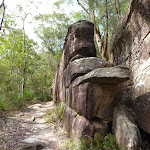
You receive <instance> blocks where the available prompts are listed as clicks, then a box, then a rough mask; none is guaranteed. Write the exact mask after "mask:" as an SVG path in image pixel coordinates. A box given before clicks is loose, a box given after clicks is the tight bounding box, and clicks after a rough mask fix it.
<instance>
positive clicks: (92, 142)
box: [62, 133, 118, 150]
mask: <svg viewBox="0 0 150 150" xmlns="http://www.w3.org/2000/svg"><path fill="white" fill-rule="evenodd" d="M62 149H63V150H67V149H69V150H118V148H117V145H116V142H115V139H114V136H113V135H112V134H108V135H107V136H105V137H104V138H102V137H101V136H100V135H99V133H95V135H94V138H87V139H81V141H79V142H78V143H74V142H73V141H72V140H71V139H68V140H67V141H66V142H65V144H64V146H63V147H62Z"/></svg>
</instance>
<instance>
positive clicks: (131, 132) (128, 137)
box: [113, 106, 141, 150]
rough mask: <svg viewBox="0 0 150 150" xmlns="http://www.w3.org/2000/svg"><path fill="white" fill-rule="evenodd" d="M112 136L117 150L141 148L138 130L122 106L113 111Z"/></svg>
mask: <svg viewBox="0 0 150 150" xmlns="http://www.w3.org/2000/svg"><path fill="white" fill-rule="evenodd" d="M113 134H114V136H115V138H116V142H117V145H118V147H119V149H123V148H124V149H126V150H138V149H139V148H140V146H141V136H140V132H139V129H138V127H137V125H136V124H135V122H134V119H133V117H132V116H131V115H130V113H129V112H128V111H127V109H126V108H125V107H124V106H117V107H116V108H115V109H114V114H113Z"/></svg>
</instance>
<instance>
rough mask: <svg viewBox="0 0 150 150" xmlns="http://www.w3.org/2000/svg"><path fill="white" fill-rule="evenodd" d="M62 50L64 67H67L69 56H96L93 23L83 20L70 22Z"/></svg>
mask: <svg viewBox="0 0 150 150" xmlns="http://www.w3.org/2000/svg"><path fill="white" fill-rule="evenodd" d="M63 51H64V57H65V60H64V65H65V67H67V65H68V63H69V61H70V60H71V58H73V57H74V56H76V55H78V54H79V55H82V56H87V57H96V49H95V45H94V24H93V23H91V22H89V21H85V20H82V21H78V22H76V23H74V24H72V25H71V26H70V27H69V29H68V33H67V36H66V39H65V44H64V48H63Z"/></svg>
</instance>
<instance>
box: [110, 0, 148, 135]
mask: <svg viewBox="0 0 150 150" xmlns="http://www.w3.org/2000/svg"><path fill="white" fill-rule="evenodd" d="M110 51H111V54H112V56H113V57H111V60H112V62H114V65H126V66H127V67H129V72H130V80H129V81H128V82H125V83H124V84H122V85H121V86H120V88H119V91H118V94H117V96H116V100H118V101H120V100H121V101H122V103H124V104H126V105H127V106H128V107H130V108H132V110H133V112H134V114H135V116H134V117H135V119H136V123H137V125H138V126H139V127H140V128H142V129H143V130H144V131H146V132H147V133H149V134H150V115H149V114H150V0H143V1H141V0H130V4H129V7H128V10H127V13H126V14H125V16H124V17H123V18H122V20H121V21H120V23H119V24H118V26H117V27H116V29H115V30H114V33H113V35H112V39H111V42H110Z"/></svg>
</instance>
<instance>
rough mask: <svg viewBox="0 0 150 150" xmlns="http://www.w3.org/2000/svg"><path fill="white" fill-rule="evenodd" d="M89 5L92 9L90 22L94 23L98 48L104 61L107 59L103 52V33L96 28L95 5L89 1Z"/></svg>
mask: <svg viewBox="0 0 150 150" xmlns="http://www.w3.org/2000/svg"><path fill="white" fill-rule="evenodd" d="M88 4H89V9H90V14H89V15H90V20H91V22H93V23H94V33H95V39H96V43H97V46H98V50H99V53H100V55H101V57H102V59H105V58H104V57H103V55H102V54H103V51H104V44H103V40H102V38H101V33H100V31H99V27H97V26H96V22H95V14H94V3H93V1H91V0H88Z"/></svg>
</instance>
